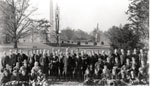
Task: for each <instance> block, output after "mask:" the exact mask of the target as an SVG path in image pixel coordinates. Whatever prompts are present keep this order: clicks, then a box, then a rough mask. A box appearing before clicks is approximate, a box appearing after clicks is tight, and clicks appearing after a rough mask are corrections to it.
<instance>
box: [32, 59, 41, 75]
mask: <svg viewBox="0 0 150 86" xmlns="http://www.w3.org/2000/svg"><path fill="white" fill-rule="evenodd" d="M40 69H41V68H40V66H39V63H38V62H37V61H36V62H35V63H34V66H33V68H32V70H33V71H34V73H38V70H40Z"/></svg>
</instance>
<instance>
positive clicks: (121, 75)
mask: <svg viewBox="0 0 150 86" xmlns="http://www.w3.org/2000/svg"><path fill="white" fill-rule="evenodd" d="M118 78H119V80H121V81H123V82H125V83H126V82H129V77H128V76H127V75H126V73H125V70H121V71H120V72H119V73H118Z"/></svg>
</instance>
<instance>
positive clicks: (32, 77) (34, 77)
mask: <svg viewBox="0 0 150 86" xmlns="http://www.w3.org/2000/svg"><path fill="white" fill-rule="evenodd" d="M30 82H31V84H32V85H33V86H35V85H34V84H35V83H36V82H37V73H35V71H34V70H31V73H30Z"/></svg>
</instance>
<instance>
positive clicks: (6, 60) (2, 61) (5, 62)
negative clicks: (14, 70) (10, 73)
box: [1, 51, 9, 69]
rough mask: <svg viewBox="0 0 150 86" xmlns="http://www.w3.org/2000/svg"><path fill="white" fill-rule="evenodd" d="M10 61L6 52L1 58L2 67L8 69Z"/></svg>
mask: <svg viewBox="0 0 150 86" xmlns="http://www.w3.org/2000/svg"><path fill="white" fill-rule="evenodd" d="M8 61H9V56H8V55H7V53H6V52H5V51H4V52H3V56H2V58H1V65H2V69H4V68H6V64H8Z"/></svg>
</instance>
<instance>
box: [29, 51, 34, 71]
mask: <svg viewBox="0 0 150 86" xmlns="http://www.w3.org/2000/svg"><path fill="white" fill-rule="evenodd" d="M34 62H35V60H34V54H33V53H32V51H29V55H28V63H29V67H30V70H31V69H32V67H33V66H34Z"/></svg>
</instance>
